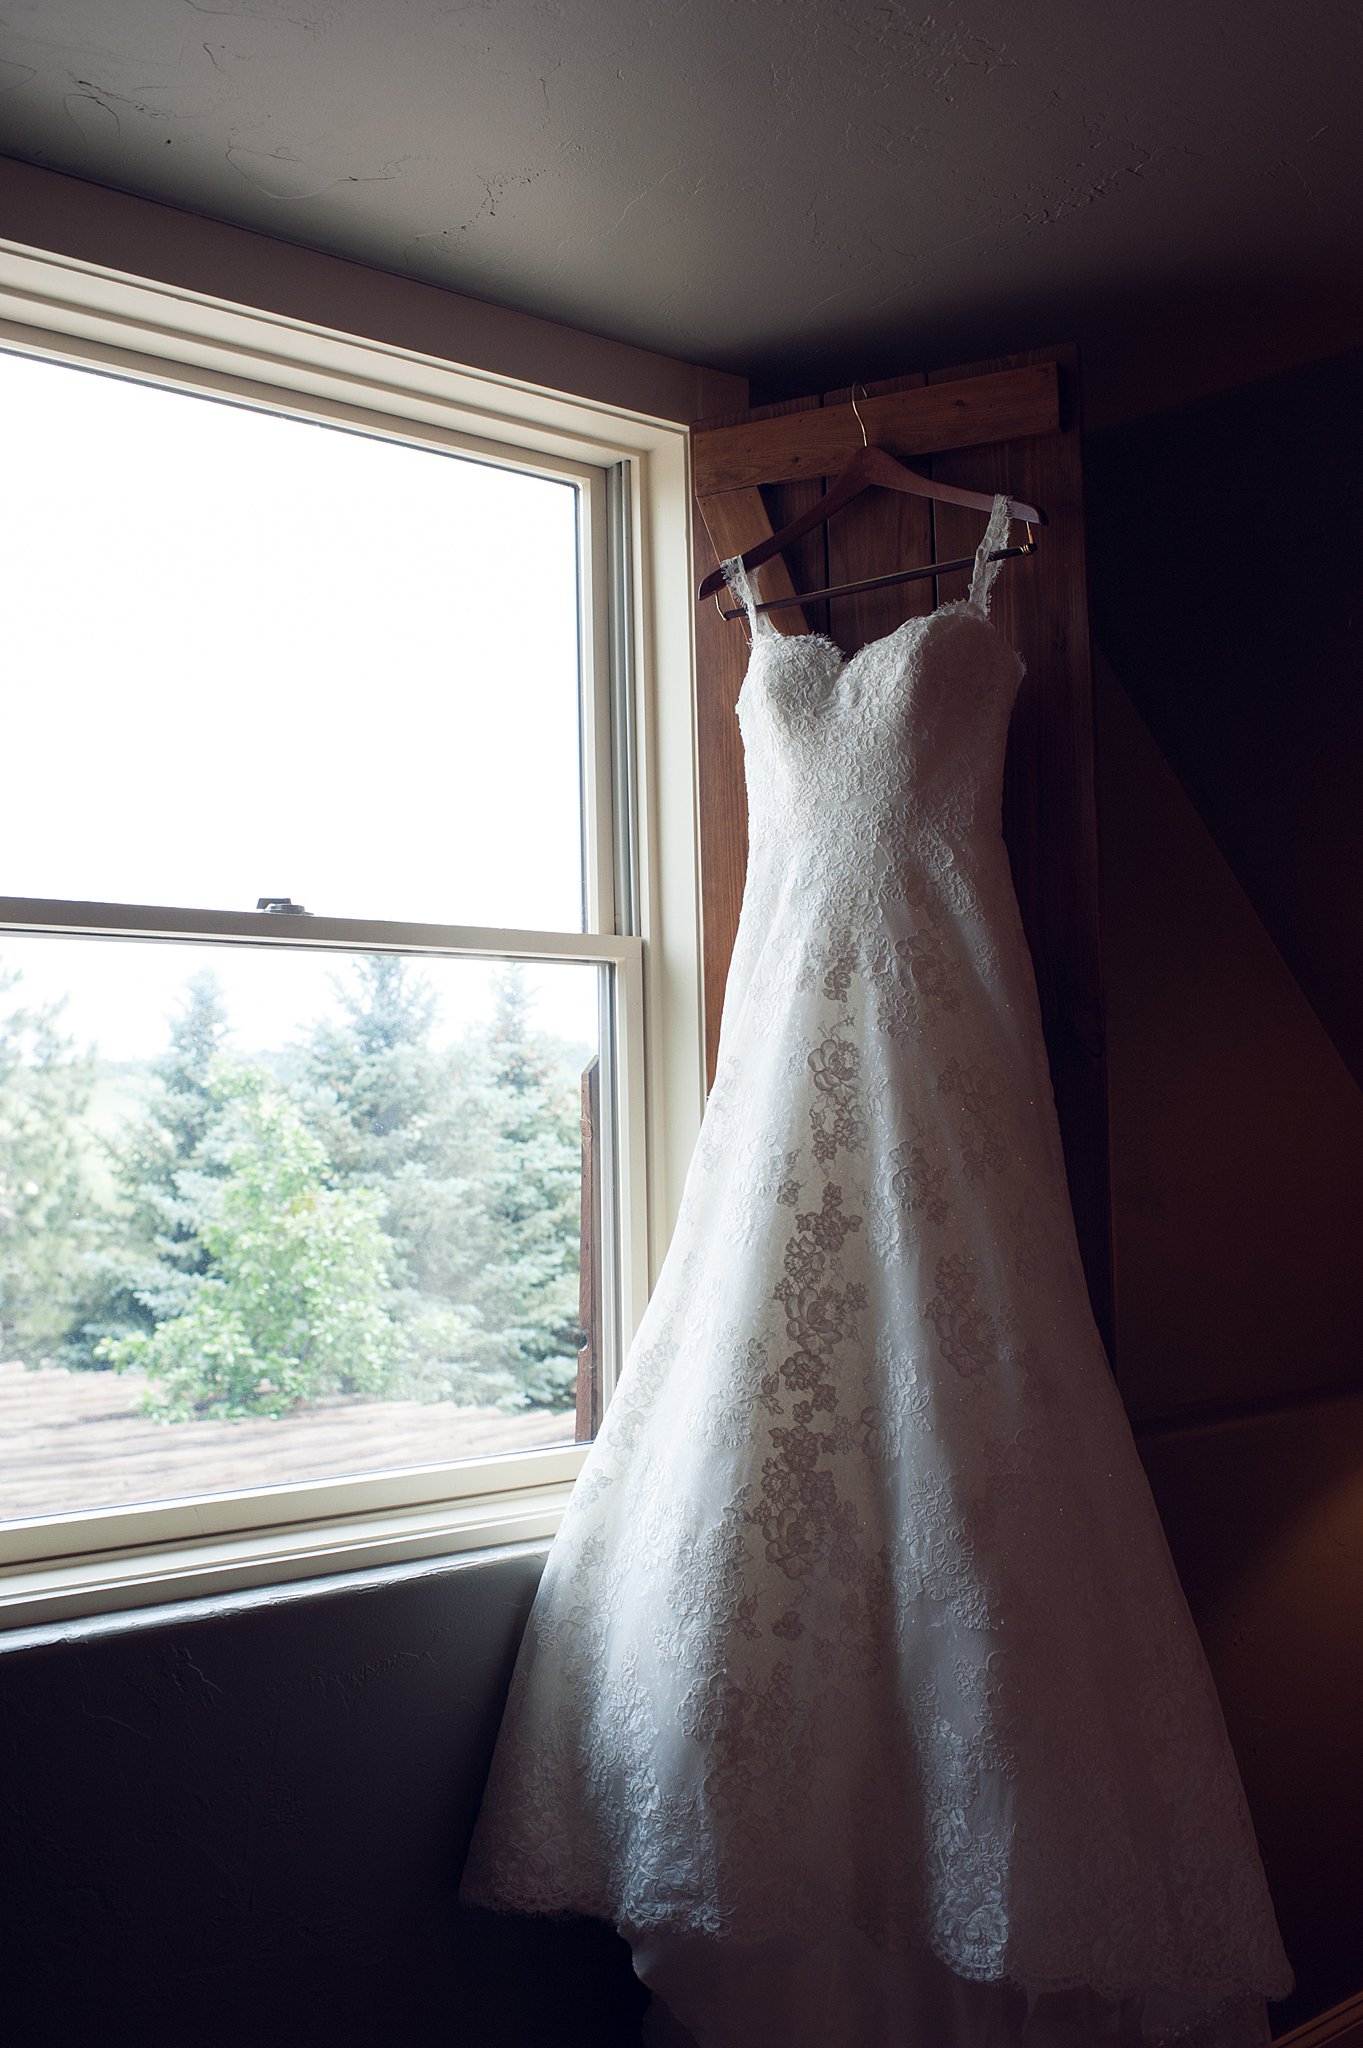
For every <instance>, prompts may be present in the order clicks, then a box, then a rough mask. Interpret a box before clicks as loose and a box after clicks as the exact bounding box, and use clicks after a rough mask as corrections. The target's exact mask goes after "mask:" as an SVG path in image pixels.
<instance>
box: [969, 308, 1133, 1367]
mask: <svg viewBox="0 0 1363 2048" xmlns="http://www.w3.org/2000/svg"><path fill="white" fill-rule="evenodd" d="M1043 360H1050V361H1056V362H1058V363H1059V364H1060V366H1061V371H1062V376H1063V378H1064V381H1065V385H1066V406H1065V408H1064V413H1063V415H1062V430H1061V432H1060V433H1058V434H1047V435H1044V436H1039V437H1037V438H1036V439H1029V440H1021V441H1013V442H1010V443H1009V444H1008V445H1007V446H1006V447H1003V446H999V445H995V446H992V447H989V448H979V449H970V450H966V451H963V452H961V453H959V454H952V455H947V456H938V457H936V458H935V459H934V462H933V465H932V468H933V474H934V476H936V477H939V478H941V479H943V480H944V481H946V482H948V483H956V484H964V485H966V486H968V487H971V488H974V489H976V490H989V491H993V490H1004V489H1006V490H1007V491H1008V492H1009V493H1010V495H1012V496H1014V497H1021V498H1027V499H1029V500H1030V501H1031V502H1032V503H1033V504H1036V505H1040V506H1041V507H1042V508H1043V509H1044V511H1045V512H1046V515H1047V518H1048V521H1049V524H1048V525H1047V526H1046V527H1044V528H1043V529H1042V530H1041V533H1040V538H1039V543H1038V549H1037V552H1036V554H1035V555H1032V556H1030V557H1025V558H1023V559H1022V560H1016V561H1012V562H1009V563H1007V564H1006V565H1005V567H1004V569H1003V570H1002V572H1001V574H1000V577H999V580H998V582H997V583H996V584H995V586H994V594H993V598H992V601H991V610H992V616H993V617H994V618H995V620H996V621H997V623H998V625H999V627H1000V630H1001V631H1002V632H1003V633H1004V634H1005V635H1006V636H1007V638H1008V639H1009V640H1010V641H1011V642H1012V644H1013V645H1014V646H1015V647H1017V649H1018V650H1019V652H1020V653H1021V655H1022V657H1023V659H1024V660H1025V661H1026V663H1027V674H1026V676H1025V677H1024V679H1023V684H1022V688H1021V690H1020V692H1019V696H1018V704H1017V710H1016V712H1015V714H1014V718H1013V726H1012V732H1011V735H1010V738H1009V747H1008V763H1007V770H1006V774H1005V780H1004V804H1003V809H1004V837H1005V839H1006V841H1007V843H1008V852H1009V856H1010V859H1011V861H1012V867H1013V879H1014V885H1015V887H1016V889H1017V895H1018V902H1019V905H1020V908H1021V911H1022V921H1023V925H1024V927H1025V929H1026V933H1027V940H1028V943H1029V945H1030V947H1031V950H1032V959H1033V962H1034V964H1035V967H1036V977H1037V989H1038V993H1039V996H1040V999H1041V1013H1042V1019H1043V1022H1044V1025H1045V1029H1046V1044H1047V1049H1048V1052H1049V1055H1050V1062H1051V1077H1052V1082H1053V1084H1054V1088H1055V1098H1056V1109H1057V1112H1058V1114H1059V1119H1060V1131H1061V1137H1062V1140H1063V1143H1064V1147H1065V1162H1066V1167H1067V1170H1068V1173H1069V1182H1070V1195H1071V1199H1072V1202H1073V1205H1074V1213H1075V1223H1076V1227H1077V1230H1078V1235H1079V1246H1080V1251H1081V1254H1082V1256H1083V1260H1084V1266H1085V1271H1086V1273H1087V1275H1088V1283H1089V1293H1090V1296H1091V1299H1092V1302H1093V1309H1094V1315H1095V1317H1096V1319H1097V1322H1098V1326H1099V1329H1100V1330H1101V1332H1102V1335H1103V1339H1104V1341H1105V1343H1106V1344H1107V1346H1108V1350H1109V1356H1111V1349H1112V1341H1113V1315H1112V1242H1111V1201H1110V1190H1109V1181H1108V1131H1107V1074H1106V1056H1105V1040H1104V1026H1103V1003H1102V973H1101V959H1100V952H1099V922H1098V833H1097V818H1096V811H1095V802H1094V790H1093V683H1092V673H1091V668H1090V656H1089V630H1088V597H1087V588H1086V578H1085V569H1084V506H1083V471H1082V466H1081V458H1080V437H1079V427H1078V407H1077V389H1076V378H1077V359H1076V352H1075V350H1073V349H1072V348H1059V349H1043V350H1036V351H1031V352H1028V353H1025V354H1022V355H1014V356H1004V357H999V358H996V359H994V360H992V361H989V362H984V363H972V364H969V365H966V366H964V367H961V368H958V369H950V370H939V371H934V372H933V373H932V375H931V377H930V378H929V382H931V383H939V382H940V383H948V382H951V381H953V380H955V379H957V378H961V377H969V376H974V375H978V374H981V373H983V372H986V371H990V370H999V369H1010V368H1013V367H1015V366H1017V365H1019V364H1023V363H1032V362H1038V361H1043ZM934 528H935V534H936V545H935V553H936V556H937V559H939V560H949V559H950V558H951V557H953V556H957V555H966V554H969V553H970V552H971V551H972V550H973V549H974V548H975V547H976V546H977V544H978V542H979V539H980V535H981V532H982V530H983V528H982V522H981V517H980V515H979V514H977V513H969V512H963V511H960V510H958V509H956V508H955V507H952V506H944V505H939V506H935V507H934ZM1019 537H1020V536H1019ZM940 580H941V585H942V590H941V596H942V599H943V601H946V600H947V599H950V598H953V597H963V596H964V595H965V592H966V588H967V582H968V579H967V576H966V575H965V574H964V573H961V574H958V575H956V576H951V577H943V578H941V579H940Z"/></svg>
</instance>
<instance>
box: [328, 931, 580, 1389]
mask: <svg viewBox="0 0 1363 2048" xmlns="http://www.w3.org/2000/svg"><path fill="white" fill-rule="evenodd" d="M337 992H338V995H339V998H340V1010H341V1014H340V1016H339V1017H338V1018H336V1019H334V1020H328V1021H326V1022H323V1023H320V1024H318V1025H317V1026H316V1027H315V1028H314V1030H313V1032H312V1033H311V1035H310V1037H309V1040H308V1042H307V1045H306V1046H305V1048H304V1050H303V1055H302V1059H301V1062H300V1068H299V1074H300V1079H301V1081H302V1084H303V1089H304V1092H303V1095H302V1097H301V1100H302V1101H303V1103H304V1105H305V1114H306V1116H307V1120H308V1123H309V1126H310V1128H311V1129H312V1130H314V1131H315V1132H316V1134H317V1135H318V1137H319V1138H320V1139H321V1140H322V1142H323V1144H324V1145H325V1148H326V1152H327V1157H328V1160H329V1164H330V1171H331V1174H332V1176H333V1184H334V1185H336V1186H342V1187H344V1186H361V1187H364V1188H367V1189H369V1190H371V1191H372V1192H373V1193H374V1194H376V1195H377V1196H378V1198H379V1201H380V1205H381V1207H380V1215H381V1219H382V1222H383V1227H384V1229H385V1231H386V1232H387V1234H388V1236H389V1237H390V1239H391V1240H392V1242H393V1245H394V1248H395V1251H396V1254H397V1258H398V1261H399V1267H398V1272H399V1278H400V1287H401V1292H400V1294H399V1296H398V1297H397V1299H396V1302H395V1313H397V1315H398V1316H399V1318H400V1321H401V1323H402V1327H403V1331H404V1335H405V1338H406V1341H407V1346H408V1360H409V1366H408V1370H409V1375H410V1380H409V1384H410V1386H411V1388H412V1390H413V1391H415V1392H417V1393H420V1394H424V1395H426V1396H428V1397H430V1398H441V1399H453V1400H459V1401H466V1402H471V1403H495V1404H496V1405H498V1406H501V1407H504V1408H508V1409H516V1408H524V1407H526V1406H531V1405H533V1406H546V1405H547V1406H552V1407H557V1406H562V1405H564V1404H565V1403H566V1402H567V1401H568V1400H569V1399H570V1398H571V1391H572V1388H573V1386H574V1384H575V1380H576V1372H577V1360H576V1342H577V1327H576V1319H575V1318H576V1307H577V1287H578V1281H577V1272H578V1266H577V1260H578V1249H577V1240H578V1205H579V1202H580V1137H579V1111H578V1101H577V1081H576V1077H575V1076H574V1075H573V1074H572V1073H571V1072H570V1071H569V1069H568V1067H567V1065H566V1064H565V1063H564V1061H563V1060H562V1059H561V1058H558V1057H556V1056H555V1054H554V1051H553V1048H552V1046H551V1045H550V1043H549V1041H547V1040H546V1039H545V1038H544V1037H543V1036H542V1035H541V1034H537V1033H535V1032H534V1031H533V1030H532V1029H531V1026H530V1022H529V1005H528V999H527V996H526V991H525V984H524V975H523V973H522V971H521V970H520V969H519V968H509V969H507V970H506V971H505V972H504V973H503V975H502V976H501V977H500V980H499V985H498V995H497V1005H496V1014H495V1017H494V1019H493V1022H492V1024H491V1027H490V1028H484V1029H482V1030H477V1031H474V1032H472V1033H470V1034H469V1035H468V1036H467V1037H466V1039H465V1040H464V1042H463V1044H462V1045H459V1046H457V1047H454V1048H452V1049H451V1048H445V1047H441V1046H439V1045H438V1044H437V1043H436V1042H435V1020H436V1015H437V1001H436V996H435V992H434V990H433V989H432V988H431V985H430V983H429V982H428V981H427V980H426V979H425V978H424V977H423V976H421V975H420V974H418V973H417V972H416V971H415V970H414V969H413V968H412V966H411V964H410V963H409V962H408V961H405V960H403V959H402V958H400V957H399V956H396V955H391V954H389V955H377V956H367V957H364V958H361V959H360V960H357V961H356V962H355V963H354V966H353V968H352V969H351V972H350V976H349V978H348V979H347V980H346V981H344V982H338V983H337Z"/></svg>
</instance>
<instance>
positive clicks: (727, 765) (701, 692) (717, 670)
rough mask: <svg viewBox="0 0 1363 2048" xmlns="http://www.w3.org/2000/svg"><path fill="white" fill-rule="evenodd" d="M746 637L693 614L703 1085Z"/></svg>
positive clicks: (729, 844) (737, 872)
mask: <svg viewBox="0 0 1363 2048" xmlns="http://www.w3.org/2000/svg"><path fill="white" fill-rule="evenodd" d="M693 526H694V562H695V570H696V581H697V582H698V583H699V582H700V581H701V579H702V577H704V576H705V575H706V574H707V573H708V571H709V570H711V569H714V568H717V567H718V566H719V564H718V562H717V560H716V557H715V552H714V549H713V547H712V546H711V543H710V536H709V534H708V532H707V531H706V528H705V522H704V520H703V519H702V518H701V516H700V512H699V510H695V512H694V516H693ZM747 660H748V636H747V634H746V633H745V632H744V630H743V628H742V626H741V625H739V624H737V623H729V622H727V621H725V620H724V619H722V618H721V617H720V615H719V612H718V609H717V608H716V606H715V604H714V602H713V600H712V599H710V598H707V599H706V600H705V603H704V604H703V605H700V606H699V607H698V608H697V611H696V752H697V762H696V776H697V781H696V809H697V817H696V827H697V836H698V840H699V850H700V920H701V943H702V951H701V969H702V975H701V979H702V997H703V1000H704V1004H705V1061H706V1067H705V1072H706V1080H707V1083H708V1082H710V1081H713V1079H714V1077H715V1055H716V1053H717V1051H718V1049H719V1021H720V1014H721V1010H722V1007H723V1003H724V984H725V981H726V980H727V978H728V973H729V959H730V956H731V954H732V953H733V948H734V937H735V934H736V933H737V931H738V913H739V910H740V908H741V906H742V902H743V881H744V877H745V876H746V874H747V871H748V800H747V794H746V790H745V788H744V782H743V741H742V736H741V734H740V733H739V730H738V720H737V718H736V717H735V716H734V706H735V704H736V703H737V702H738V693H739V690H740V689H741V688H742V685H743V675H744V670H745V669H746V667H747Z"/></svg>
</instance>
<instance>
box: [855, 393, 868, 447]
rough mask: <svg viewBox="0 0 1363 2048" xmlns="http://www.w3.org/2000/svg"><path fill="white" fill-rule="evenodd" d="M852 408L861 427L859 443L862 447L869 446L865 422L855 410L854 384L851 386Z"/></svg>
mask: <svg viewBox="0 0 1363 2048" xmlns="http://www.w3.org/2000/svg"><path fill="white" fill-rule="evenodd" d="M852 410H853V412H854V413H856V414H857V425H858V426H859V427H860V428H861V445H862V447H863V448H869V447H870V445H871V444H870V442H869V441H868V440H867V438H866V422H865V420H864V419H863V418H862V416H861V414H860V413H859V412H857V387H856V385H855V384H854V385H853V386H852Z"/></svg>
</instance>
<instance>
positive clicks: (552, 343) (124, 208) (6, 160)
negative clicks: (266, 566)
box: [0, 157, 748, 420]
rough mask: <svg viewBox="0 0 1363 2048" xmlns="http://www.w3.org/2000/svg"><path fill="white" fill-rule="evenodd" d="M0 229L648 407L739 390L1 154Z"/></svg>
mask: <svg viewBox="0 0 1363 2048" xmlns="http://www.w3.org/2000/svg"><path fill="white" fill-rule="evenodd" d="M0 238H3V239H5V240H7V241H11V242H21V243H23V244H25V245H26V246H27V247H29V248H34V249H45V250H49V251H52V252H53V253H55V254H58V255H62V256H69V257H74V258H76V259H77V260H78V261H80V262H83V263H93V264H98V265H100V266H102V267H104V268H107V269H110V270H118V271H123V272H125V273H126V274H128V275H130V276H133V277H143V278H149V279H152V280H154V281H155V282H156V283H158V284H168V285H172V286H176V287H179V288H180V289H183V290H186V291H191V292H201V293H204V294H205V295H207V296H209V297H211V298H218V299H228V300H230V301H232V302H233V303H234V304H236V305H241V306H249V307H252V308H255V309H258V310H260V311H264V312H269V313H276V314H282V315H283V316H284V317H286V318H288V319H292V320H305V321H308V322H310V323H312V324H313V325H315V326H319V327H328V328H332V329H335V330H338V331H339V332H341V333H345V334H357V335H362V336H363V337H365V338H366V339H367V340H372V341H381V342H386V343H388V344H389V345H390V346H392V347H395V348H403V349H410V350H413V351H414V352H416V353H417V354H420V355H427V356H434V357H437V358H438V359H440V360H441V361H446V362H455V363H460V364H463V365H465V366H466V367H468V368H469V369H475V370H485V371H490V372H492V373H493V374H494V375H496V376H501V377H506V378H509V379H513V380H515V381H517V382H521V383H527V384H536V385H540V386H542V387H544V388H545V389H547V390H551V391H563V392H567V393H570V394H571V395H572V396H573V397H576V398H589V399H593V400H596V401H598V402H600V403H603V404H607V405H614V406H619V407H621V408H622V409H624V410H626V411H630V412H641V413H648V414H650V415H652V416H653V417H654V418H657V419H666V420H693V419H702V418H704V417H706V416H707V415H709V414H711V413H721V412H730V411H734V410H737V409H739V408H741V407H742V406H744V405H746V403H747V389H748V387H747V382H746V379H744V378H742V377H733V376H729V375H727V374H726V373H724V372H722V371H718V370H707V369H703V368H700V367H698V366H696V365H695V364H693V363H684V362H679V361H675V360H674V359H673V358H672V357H670V356H662V355H655V354H653V353H652V352H651V351H650V350H648V349H641V348H630V347H627V346H626V345H625V344H624V343H623V342H618V341H608V340H606V339H604V338H603V337H602V336H601V335H597V334H583V333H581V332H579V331H578V330H577V329H576V328H572V327H560V326H558V325H556V324H555V323H554V322H553V321H551V320H536V319H534V318H533V317H531V316H530V315H529V314H526V313H515V312H511V311H509V310H507V309H506V308H504V307H501V306H490V305H487V304H485V303H484V302H483V301H482V300H480V299H468V298H463V297H461V296H460V295H459V294H458V293H456V292H446V291H440V290H439V289H437V288H436V287H435V286H433V285H426V284H415V283H413V282H412V281H411V280H410V279H408V278H403V277H397V276H394V275H392V274H391V273H390V272H388V271H382V270H371V269H368V268H366V266H365V265H363V264H359V263H346V262H343V261H342V260H341V259H340V258H338V257H335V256H322V255H319V254H317V253H316V252H315V251H314V250H311V249H300V248H297V247H295V246H293V245H292V244H290V243H287V242H277V241H274V240H273V239H272V238H271V237H270V236H268V235H256V234H250V233H247V232H246V231H245V230H244V229H242V228H233V227H226V226H224V225H223V224H222V223H221V222H219V221H211V220H205V219H203V218H201V217H200V216H199V215H197V214H192V213H183V212H181V211H180V210H179V209H178V208H177V207H173V206H158V205H156V204H154V203H153V202H152V201H150V200H146V199H136V198H133V197H132V196H131V195H130V194H128V193H126V192H114V191H110V190H108V189H106V188H105V187H104V186H100V185H90V184H87V183H85V182H84V180H82V179H79V178H68V177H65V176H64V175H62V174H61V173H60V172H57V171H45V170H39V169H36V168H35V167H34V166H33V165H31V164H24V163H20V162H18V161H17V159H15V158H13V157H0Z"/></svg>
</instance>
